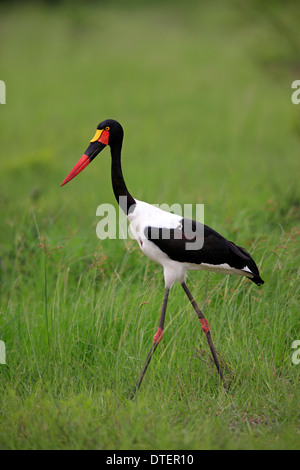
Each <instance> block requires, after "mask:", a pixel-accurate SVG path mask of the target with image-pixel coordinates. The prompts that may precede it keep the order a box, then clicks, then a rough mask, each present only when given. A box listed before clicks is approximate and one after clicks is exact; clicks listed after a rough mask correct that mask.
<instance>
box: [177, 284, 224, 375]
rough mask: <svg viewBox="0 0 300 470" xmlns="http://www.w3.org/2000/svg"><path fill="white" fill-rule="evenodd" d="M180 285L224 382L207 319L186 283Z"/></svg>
mask: <svg viewBox="0 0 300 470" xmlns="http://www.w3.org/2000/svg"><path fill="white" fill-rule="evenodd" d="M181 285H182V287H183V290H184V292H185V293H186V295H187V296H188V298H189V300H190V302H191V304H192V306H193V307H194V310H195V312H196V313H197V316H198V318H199V320H200V322H201V328H202V330H203V332H204V333H205V334H206V339H207V342H208V345H209V347H210V350H211V354H212V357H213V360H214V362H215V365H216V368H217V371H218V373H219V375H220V379H221V380H222V382H223V383H224V378H223V373H222V370H221V368H220V364H219V361H218V357H217V354H216V350H215V347H214V344H213V342H212V339H211V334H210V330H209V326H208V321H207V320H206V318H205V316H204V315H203V313H202V312H201V310H200V308H199V307H198V305H197V303H196V301H195V299H194V297H193V296H192V294H191V292H190V291H189V289H188V287H187V285H186V283H185V282H183V283H182V284H181Z"/></svg>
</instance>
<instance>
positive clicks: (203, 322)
mask: <svg viewBox="0 0 300 470" xmlns="http://www.w3.org/2000/svg"><path fill="white" fill-rule="evenodd" d="M200 323H201V328H202V331H204V333H205V334H207V333H208V332H209V325H208V321H207V320H206V319H205V318H200Z"/></svg>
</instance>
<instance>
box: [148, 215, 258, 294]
mask: <svg viewBox="0 0 300 470" xmlns="http://www.w3.org/2000/svg"><path fill="white" fill-rule="evenodd" d="M145 237H146V238H147V239H148V240H150V241H152V242H153V243H154V244H155V245H156V246H158V248H160V249H161V250H162V251H163V252H164V253H166V254H167V255H168V256H169V258H171V259H172V260H174V261H179V262H186V263H195V264H202V263H207V264H211V265H215V266H218V265H221V264H224V263H227V264H228V265H229V266H230V267H232V268H235V269H240V270H242V269H244V268H245V267H246V266H247V267H248V269H249V270H250V271H251V273H252V274H253V277H252V278H251V280H252V281H253V282H255V283H256V284H257V285H260V284H263V282H264V281H263V280H262V279H261V278H260V275H259V271H258V268H257V266H256V264H255V262H254V260H253V259H252V258H251V256H250V254H249V253H248V252H247V251H246V250H245V249H244V248H242V247H239V246H237V245H235V244H234V243H233V242H230V241H228V240H226V238H224V237H222V235H220V234H219V233H218V232H216V231H215V230H213V229H211V228H210V227H208V226H207V225H204V224H201V223H200V222H196V221H195V220H190V219H186V218H183V219H182V220H181V226H178V228H176V229H166V228H162V227H159V228H158V227H150V226H148V227H146V228H145Z"/></svg>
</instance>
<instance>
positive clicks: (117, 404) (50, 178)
mask: <svg viewBox="0 0 300 470" xmlns="http://www.w3.org/2000/svg"><path fill="white" fill-rule="evenodd" d="M24 3H25V2H24ZM244 3H247V4H248V6H244ZM282 3H283V2H279V1H274V0H272V1H268V2H258V1H252V2H242V1H228V2H221V1H215V2H208V1H202V2H200V1H198V2H197V1H188V2H184V3H182V2H177V1H175V2H174V1H173V2H169V1H166V2H155V1H152V2H151V1H150V2H137V1H136V2H135V1H128V2H126V1H124V2H116V3H112V2H105V3H102V2H101V3H100V2H99V3H98V2H89V3H88V4H87V3H85V2H81V3H80V2H78V3H77V2H72V3H71V2H69V3H68V2H65V3H60V2H57V3H56V4H55V5H54V6H53V5H52V6H51V5H48V4H47V3H42V2H41V3H39V2H35V3H30V2H28V3H27V4H26V5H24V4H22V3H20V2H19V3H14V2H7V3H5V2H4V3H1V6H0V9H1V15H0V44H1V68H0V70H1V75H0V79H1V80H4V82H5V84H6V104H5V105H1V109H0V112H1V127H0V136H1V161H0V181H1V184H0V207H1V218H0V233H1V239H0V269H1V286H0V340H2V341H4V343H5V346H6V364H0V448H1V449H157V450H163V449H190V450H193V449H298V448H299V447H300V446H299V441H300V437H299V373H300V364H299V365H297V364H294V363H293V361H292V355H293V353H294V352H295V350H294V349H292V343H293V342H294V341H295V340H300V328H299V311H300V287H299V286H300V283H299V281H300V272H299V262H300V250H299V247H300V243H299V241H300V187H299V175H300V158H299V145H300V105H298V106H296V105H294V104H292V102H291V94H292V90H291V84H292V82H293V81H294V80H296V79H300V60H299V57H300V33H299V24H298V23H299V21H298V19H299V10H300V8H299V5H297V2H291V1H287V2H284V5H282ZM106 118H114V119H117V120H119V121H120V122H121V123H122V125H123V127H124V130H125V140H124V150H123V167H124V168H123V169H124V175H125V179H126V182H127V185H128V187H129V189H130V190H131V192H132V194H133V195H134V196H136V197H137V198H138V199H141V200H145V201H148V202H152V203H167V204H169V205H171V204H173V203H178V202H179V203H181V204H184V203H190V204H196V203H204V204H205V223H206V224H208V225H210V226H211V227H213V228H214V229H215V230H217V231H219V232H220V233H222V234H223V235H224V236H226V237H227V238H228V239H230V240H233V241H235V242H236V243H237V244H239V245H242V246H244V247H245V248H246V249H247V250H249V251H250V252H251V253H252V255H253V257H254V259H255V260H256V262H257V263H258V265H259V267H260V270H261V275H262V278H263V279H264V280H265V284H264V286H263V287H261V288H258V287H257V286H255V285H254V284H253V283H251V282H250V281H248V280H246V279H241V278H238V277H233V276H232V277H229V276H222V275H217V274H212V273H191V274H190V275H189V279H188V285H189V287H190V289H191V291H192V293H193V295H194V296H195V298H196V300H197V301H198V303H199V305H200V306H201V307H202V308H203V309H204V311H205V315H206V317H207V319H208V320H209V323H210V327H211V331H212V335H213V339H214V342H215V345H216V348H217V350H218V351H219V353H220V354H221V355H222V357H223V359H224V360H225V361H226V363H227V365H228V369H227V370H226V375H227V380H228V381H229V382H230V389H229V393H225V391H224V390H223V388H222V386H221V385H220V383H219V380H218V376H217V374H216V373H215V370H214V369H213V368H212V365H211V363H210V359H209V355H208V352H207V349H208V348H207V344H206V340H205V337H204V335H203V333H202V331H201V328H200V325H199V322H198V321H197V320H196V316H195V313H194V311H193V310H192V308H191V306H190V305H189V304H188V301H187V299H186V297H185V296H184V293H183V291H182V289H181V287H180V286H174V287H173V288H172V291H171V295H170V301H169V305H168V311H167V320H166V326H167V328H166V330H165V335H164V340H163V342H162V343H161V344H160V346H159V348H158V350H157V352H156V355H155V356H154V358H153V360H152V362H151V365H150V367H149V369H148V371H147V374H146V376H145V379H144V382H143V385H142V388H141V390H140V391H139V393H138V395H137V396H136V399H135V400H134V401H130V400H129V396H130V394H131V392H132V390H133V386H134V384H135V382H136V380H137V378H138V375H139V372H140V370H141V367H142V364H143V362H144V360H145V357H146V354H147V352H148V350H149V348H150V346H151V344H152V338H153V334H154V333H155V331H156V329H157V324H158V319H159V313H160V306H161V302H162V297H163V287H164V286H163V276H162V271H161V268H160V267H159V266H156V265H154V264H153V263H152V262H151V261H149V260H147V259H146V258H145V257H144V256H143V255H142V253H141V252H140V250H139V247H138V245H137V244H136V243H135V242H134V241H132V240H130V239H129V240H108V239H107V240H103V241H101V240H99V239H98V238H97V236H96V225H97V223H98V221H99V218H97V217H96V208H97V206H98V205H99V204H101V203H111V204H115V200H114V196H113V192H112V189H111V182H110V157H109V152H108V150H106V151H105V152H103V153H102V154H101V156H99V157H98V158H97V159H96V160H95V161H94V162H93V164H92V165H91V166H90V167H88V168H87V169H86V170H85V172H83V173H82V174H81V175H80V176H79V177H78V178H77V179H76V180H74V181H73V182H72V183H70V184H69V185H67V186H66V187H64V188H60V183H61V182H62V180H63V179H64V178H65V176H66V175H67V173H68V172H69V171H70V170H71V168H72V167H73V165H74V164H75V163H76V162H77V160H78V159H79V157H80V156H81V155H82V153H83V151H84V150H85V149H86V147H87V146H88V142H89V140H90V139H91V138H92V137H93V135H94V132H95V129H96V126H97V124H98V123H99V122H100V121H102V120H103V119H106Z"/></svg>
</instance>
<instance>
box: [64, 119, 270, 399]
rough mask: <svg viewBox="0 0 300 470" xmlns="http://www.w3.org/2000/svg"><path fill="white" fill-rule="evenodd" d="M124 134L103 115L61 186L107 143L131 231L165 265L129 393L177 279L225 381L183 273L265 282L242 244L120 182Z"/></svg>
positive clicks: (160, 331)
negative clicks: (157, 309)
mask: <svg viewBox="0 0 300 470" xmlns="http://www.w3.org/2000/svg"><path fill="white" fill-rule="evenodd" d="M123 138H124V130H123V127H122V126H121V124H120V123H119V122H118V121H116V120H114V119H106V120H104V121H102V122H100V124H99V125H98V126H97V129H96V133H95V135H94V137H93V138H92V140H90V143H89V146H88V148H87V149H86V151H85V152H84V154H83V155H82V156H81V158H80V159H79V161H78V162H77V163H76V165H75V166H74V168H73V169H72V170H71V171H70V173H69V174H68V175H67V177H66V178H65V179H64V181H63V182H62V184H61V186H64V185H65V184H67V183H68V182H70V181H71V180H72V179H73V178H75V177H76V176H77V175H78V174H79V173H80V172H81V171H82V170H84V169H85V168H86V167H87V166H88V165H89V164H90V163H91V162H92V161H93V160H94V159H95V157H96V156H97V155H98V154H99V153H100V152H101V151H102V150H103V149H104V148H105V147H107V146H108V147H110V154H111V182H112V188H113V192H114V195H115V198H116V200H117V202H118V204H119V206H120V207H121V209H122V210H123V212H124V213H125V215H126V216H127V218H128V221H129V226H130V229H131V233H132V234H133V236H134V238H135V239H136V241H137V242H138V244H139V247H140V249H141V251H142V252H143V253H144V254H145V255H146V256H147V257H149V258H150V259H151V260H153V261H154V262H156V263H158V264H159V265H161V266H162V268H163V274H164V295H163V302H162V308H161V314H160V319H159V323H158V328H157V331H156V333H155V335H154V337H153V343H152V346H151V349H150V351H149V353H148V355H147V358H146V361H145V363H144V366H143V369H142V371H141V373H140V376H139V379H138V381H137V383H136V385H135V388H134V391H133V393H132V395H131V398H133V397H134V396H135V393H136V391H137V390H138V389H139V388H140V386H141V383H142V380H143V378H144V375H145V373H146V370H147V368H148V365H149V363H150V361H151V358H152V356H153V354H154V352H155V350H156V348H157V346H158V344H159V343H160V342H161V340H162V338H163V334H164V327H165V317H166V310H167V303H168V299H169V292H170V289H171V287H172V286H173V285H174V284H175V283H180V284H181V286H182V288H183V290H184V292H185V294H186V295H187V297H188V299H189V301H190V302H191V304H192V306H193V308H194V310H195V312H196V314H197V316H198V318H199V320H200V323H201V328H202V330H203V332H204V334H205V335H206V339H207V342H208V345H209V347H210V350H211V354H212V357H213V360H214V363H215V366H216V368H217V371H218V373H219V376H220V379H221V380H222V381H223V384H224V383H225V381H224V374H223V371H222V369H221V367H220V363H219V360H218V356H217V352H216V349H215V347H214V344H213V341H212V336H211V331H210V327H209V324H208V321H207V319H206V318H205V316H204V314H203V312H202V311H201V310H200V308H199V306H198V304H197V303H196V301H195V299H194V297H193V295H192V294H191V292H190V290H189V288H188V286H187V283H186V277H187V272H188V271H189V270H206V271H213V272H219V273H223V274H235V275H239V276H245V277H246V278H248V279H249V280H250V281H252V282H254V283H255V284H256V285H258V286H261V285H262V284H264V281H263V280H262V278H261V277H260V273H259V269H258V267H257V265H256V263H255V261H254V260H253V259H252V257H251V255H250V254H249V253H248V252H247V251H246V250H245V249H244V248H242V247H241V246H238V245H236V244H235V243H233V242H232V241H229V240H227V239H226V238H225V237H223V236H222V235H220V234H219V233H218V232H216V231H215V230H213V229H212V228H210V227H208V226H207V225H205V224H202V223H200V222H198V221H195V220H191V219H188V218H185V217H182V216H179V215H177V214H174V213H171V212H167V211H165V210H162V209H160V208H159V207H157V206H156V205H155V206H154V205H152V204H149V203H147V202H143V201H140V200H138V199H136V198H135V197H133V196H132V195H131V193H130V192H129V190H128V188H127V186H126V183H125V181H124V177H123V172H122V165H121V154H122V144H123Z"/></svg>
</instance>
